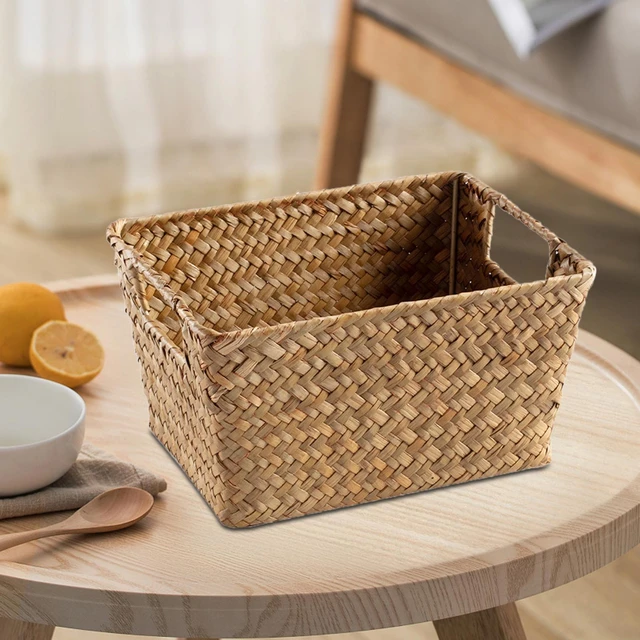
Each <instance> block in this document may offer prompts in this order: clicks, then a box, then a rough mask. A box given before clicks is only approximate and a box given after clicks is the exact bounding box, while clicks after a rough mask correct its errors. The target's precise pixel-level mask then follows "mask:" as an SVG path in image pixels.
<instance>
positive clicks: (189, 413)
mask: <svg viewBox="0 0 640 640" xmlns="http://www.w3.org/2000/svg"><path fill="white" fill-rule="evenodd" d="M496 209H503V210H504V211H506V212H507V213H508V214H510V215H512V216H514V217H515V218H516V219H518V220H520V221H521V222H522V223H523V224H525V225H526V226H527V227H529V228H530V229H531V230H532V231H533V232H535V233H537V234H538V235H540V236H541V237H543V238H544V239H545V240H546V241H547V243H548V245H549V265H548V270H547V274H546V276H547V277H546V278H545V279H541V280H539V281H536V282H532V283H522V284H518V283H516V282H514V280H513V279H512V278H510V277H509V276H508V275H507V274H506V273H504V272H503V271H502V270H501V269H500V267H499V266H498V265H497V264H495V263H494V262H493V261H492V260H491V259H490V257H489V245H490V239H491V229H492V223H493V216H494V211H495V210H496ZM454 218H455V224H454V223H453V222H454ZM452 229H455V233H454V234H453V238H452ZM109 238H110V241H111V243H112V244H113V246H114V248H115V249H116V256H117V258H116V262H117V264H118V267H119V271H120V274H121V277H122V284H123V289H124V292H125V300H126V305H127V310H128V313H129V315H130V316H131V318H132V321H133V327H134V339H135V343H136V348H137V352H138V357H139V360H140V362H141V364H142V373H143V381H144V384H145V388H146V391H147V395H148V399H149V405H150V415H151V428H152V430H153V432H154V433H155V434H156V436H157V437H158V438H159V440H160V441H161V442H162V443H163V445H164V446H165V447H166V448H167V449H168V450H169V452H170V453H171V454H172V455H173V456H174V458H175V459H176V460H177V461H178V463H179V464H180V465H181V466H182V467H183V469H184V470H185V472H186V473H187V474H188V476H189V477H190V478H191V480H192V481H193V482H194V484H195V485H196V487H197V488H198V489H199V490H200V492H201V493H202V494H203V496H204V497H205V499H206V500H207V501H208V502H209V504H210V505H211V506H212V508H213V509H214V511H215V512H216V514H217V515H218V517H219V518H220V520H221V522H222V523H223V524H225V525H228V526H233V527H242V526H250V525H256V524H264V523H267V522H273V521H276V520H282V519H285V518H291V517H295V516H301V515H305V514H309V513H316V512H319V511H325V510H328V509H333V508H338V507H343V506H350V505H356V504H361V503H364V502H369V501H372V500H378V499H381V498H387V497H392V496H398V495H403V494H407V493H412V492H416V491H421V490H425V489H431V488H435V487H440V486H445V485H449V484H453V483H458V482H465V481H468V480H474V479H477V478H484V477H489V476H495V475H499V474H503V473H509V472H512V471H518V470H520V469H526V468H532V467H537V466H541V465H543V464H546V463H547V462H548V461H549V443H550V434H551V427H552V424H553V419H554V416H555V414H556V411H557V408H558V406H559V402H560V396H561V391H562V384H563V381H564V377H565V372H566V367H567V364H568V362H569V358H570V355H571V351H572V348H573V345H574V342H575V337H576V331H577V326H578V322H579V319H580V315H581V312H582V309H583V306H584V302H585V298H586V295H587V292H588V290H589V288H590V286H591V284H592V281H593V278H594V275H595V269H594V268H593V265H591V263H590V262H588V261H587V260H585V259H584V258H583V257H582V256H580V255H579V254H578V253H577V252H575V251H573V250H572V249H571V248H570V247H568V246H567V245H566V243H564V242H563V241H561V240H560V239H559V238H557V237H556V236H555V235H554V234H553V233H551V232H550V231H549V230H547V229H546V228H544V227H543V226H542V225H541V224H540V223H539V222H537V221H535V220H534V219H533V218H531V217H530V216H529V215H528V214H526V213H523V212H522V211H521V210H520V209H518V208H517V207H516V206H515V205H513V204H512V203H511V202H509V201H508V200H507V199H506V198H505V197H504V196H502V195H500V194H498V193H496V192H495V191H493V190H492V189H490V188H489V187H487V186H486V185H484V184H482V183H480V182H479V181H477V180H475V179H474V178H472V177H470V176H467V175H465V174H457V173H446V174H433V175H428V176H412V177H408V178H403V179H400V180H395V181H389V182H384V183H379V184H363V185H355V186H353V187H348V188H342V189H333V190H326V191H321V192H315V193H309V194H299V195H296V196H293V197H289V198H281V199H277V200H271V201H262V202H253V203H243V204H238V205H233V206H225V207H217V208H213V209H202V210H197V211H189V212H185V213H177V214H170V215H168V216H159V217H154V218H147V219H142V220H132V221H119V222H117V223H114V225H112V226H111V227H110V230H109ZM452 260H453V261H454V262H453V265H452V263H451V261H452ZM452 277H453V281H450V280H451V278H452ZM450 290H453V293H452V294H450V293H449V292H450Z"/></svg>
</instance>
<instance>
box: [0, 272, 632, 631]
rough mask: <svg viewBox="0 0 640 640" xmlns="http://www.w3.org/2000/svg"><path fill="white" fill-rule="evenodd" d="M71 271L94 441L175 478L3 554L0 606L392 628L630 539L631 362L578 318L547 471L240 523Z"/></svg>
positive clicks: (91, 293) (86, 621) (116, 621)
mask: <svg viewBox="0 0 640 640" xmlns="http://www.w3.org/2000/svg"><path fill="white" fill-rule="evenodd" d="M71 287H72V288H73V290H72V291H69V292H68V293H63V294H62V297H63V301H64V302H65V305H66V307H67V310H68V316H69V318H70V319H71V320H73V321H77V322H80V323H81V324H84V325H87V326H88V327H90V328H92V329H93V330H95V331H96V333H97V334H98V336H99V337H100V338H101V339H102V341H103V343H104V344H105V345H107V361H106V365H105V370H104V372H103V374H101V376H100V377H99V378H97V379H96V380H95V381H94V382H93V383H91V384H90V385H87V387H86V388H85V389H84V390H82V394H83V396H84V398H85V400H86V401H87V405H88V419H87V439H88V441H90V442H93V443H95V444H96V445H97V446H101V447H103V448H105V449H108V450H110V451H112V452H114V453H116V454H117V455H119V456H121V457H123V458H125V459H129V460H132V461H135V462H138V463H139V464H142V465H144V466H147V467H148V468H149V469H151V470H153V471H155V472H156V473H159V474H161V475H164V476H165V477H166V478H167V480H168V483H169V489H168V491H167V492H166V494H164V495H163V496H162V497H160V498H159V499H158V500H157V502H156V507H155V508H154V510H153V511H152V512H151V514H150V515H149V516H148V517H147V518H146V519H145V520H143V521H142V522H141V523H140V524H139V525H138V526H136V527H134V528H132V529H129V530H126V531H123V532H121V533H119V534H114V535H109V536H104V537H102V536H94V537H91V538H87V539H77V540H73V543H70V542H68V541H65V540H62V539H60V540H50V541H40V542H37V543H30V544H28V545H24V546H22V547H18V548H16V549H11V550H9V551H6V552H4V554H3V561H2V563H0V612H1V613H2V615H6V616H19V617H23V618H28V619H30V620H32V621H37V622H46V623H51V622H55V623H56V624H57V625H59V626H75V627H78V628H85V629H94V630H103V631H111V632H117V633H129V634H136V633H137V634H150V635H158V636H171V635H173V636H185V637H195V638H197V637H204V638H206V637H208V636H210V637H223V638H224V637H233V636H244V637H270V636H279V635H289V636H293V635H312V634H320V633H334V632H343V631H348V630H358V629H367V628H377V627H384V626H398V625H402V624H410V623H414V622H420V621H424V620H428V619H438V618H443V617H451V616H455V615H460V614H464V613H468V612H471V611H474V610H479V609H485V608H489V607H491V606H498V605H501V604H505V603H507V602H510V601H513V600H517V599H520V598H525V597H527V596H529V595H532V594H534V593H537V592H539V591H543V590H546V589H550V588H553V587H555V586H558V585H560V584H564V583H566V582H568V581H570V580H573V579H575V578H577V577H580V576H582V575H584V574H585V573H588V572H590V571H593V570H594V569H596V568H598V567H600V566H602V565H604V564H607V563H609V562H611V561H612V560H613V559H615V558H616V557H618V556H619V555H621V554H622V553H624V552H625V551H626V550H628V549H630V548H631V547H633V546H634V545H635V544H637V543H638V542H639V537H640V527H638V524H639V511H640V510H639V508H638V504H639V503H640V477H639V476H638V468H637V460H638V457H639V456H640V410H639V408H638V397H639V394H640V363H638V362H636V361H635V360H633V359H632V358H630V357H629V356H627V355H626V354H624V353H622V352H621V351H619V350H617V349H615V348H614V347H612V346H611V345H608V344H607V343H605V342H603V341H602V340H599V339H597V338H595V337H593V336H591V335H589V334H586V333H583V334H581V336H580V338H579V341H578V347H577V350H576V353H575V355H574V359H573V361H572V364H571V366H570V368H569V373H568V377H567V383H566V388H565V394H564V399H563V403H562V407H561V409H560V412H559V414H558V417H557V421H556V428H555V431H554V435H553V439H552V441H553V454H554V458H553V462H552V463H551V465H550V466H549V467H547V468H546V469H544V470H540V471H531V472H526V473H522V474H517V475H513V476H508V477H504V478H498V479H495V480H488V481H484V482H476V483H472V484H469V485H463V486H460V487H455V488H452V489H445V490H440V491H434V492H431V493H427V494H422V495H417V496H411V497H407V498H402V499H398V500H392V501H386V502H382V503H378V504H373V505H368V506H366V507H358V508H353V509H346V510H342V511H338V512H334V513H331V514H325V515H322V516H317V517H308V518H302V519H299V520H294V521H290V522H286V523H281V524H276V525H270V526H266V527H260V528H257V529H254V530H248V531H233V530H228V529H224V528H223V527H221V526H220V525H219V524H218V522H217V521H216V519H215V517H214V516H213V515H212V514H211V512H210V511H209V510H208V508H207V507H206V506H205V504H204V503H203V501H202V500H201V499H200V497H199V495H198V494H197V493H196V492H195V491H194V490H193V488H192V486H191V485H190V484H189V482H188V481H187V480H186V479H185V477H184V475H183V474H182V473H181V471H180V470H179V469H178V468H177V467H176V466H175V465H174V464H173V463H172V462H171V461H170V460H169V458H168V457H167V455H166V454H165V452H164V450H163V449H162V448H161V447H160V446H159V445H158V444H157V443H156V442H155V440H153V438H152V437H151V436H150V434H149V433H148V431H147V428H146V408H145V403H144V399H143V395H142V389H141V386H140V383H139V381H138V369H137V366H136V364H135V360H134V357H133V350H132V344H131V338H130V327H129V325H128V320H127V319H126V317H125V316H124V313H123V311H122V302H121V299H120V294H119V292H118V291H117V289H116V288H115V287H104V286H95V287H93V288H87V289H83V288H78V286H77V283H72V284H71ZM594 478H597V479H598V481H597V482H594ZM59 519H61V517H60V516H59V515H51V516H46V517H42V518H24V519H20V520H19V521H12V522H3V523H0V531H3V532H9V531H15V530H24V529H27V528H30V527H33V526H37V525H41V524H46V523H48V522H54V521H57V520H59Z"/></svg>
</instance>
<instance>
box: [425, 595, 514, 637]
mask: <svg viewBox="0 0 640 640" xmlns="http://www.w3.org/2000/svg"><path fill="white" fill-rule="evenodd" d="M433 624H434V626H435V628H436V632H437V634H438V638H439V639H440V640H526V636H525V633H524V629H523V628H522V622H521V621H520V616H519V615H518V610H517V609H516V605H515V604H514V603H510V604H505V605H502V606H501V607H495V608H494V609H485V610H484V611H476V612H475V613H468V614H467V615H466V616H456V617H455V618H449V619H447V620H436V621H435V622H434V623H433Z"/></svg>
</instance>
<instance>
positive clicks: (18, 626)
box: [0, 618, 55, 640]
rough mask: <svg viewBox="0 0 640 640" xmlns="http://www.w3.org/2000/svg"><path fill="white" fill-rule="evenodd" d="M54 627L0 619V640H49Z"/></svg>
mask: <svg viewBox="0 0 640 640" xmlns="http://www.w3.org/2000/svg"><path fill="white" fill-rule="evenodd" d="M54 631H55V627H50V626H48V625H46V624H34V623H33V622H20V621H19V620H7V619H6V618H0V640H51V637H52V636H53V632H54Z"/></svg>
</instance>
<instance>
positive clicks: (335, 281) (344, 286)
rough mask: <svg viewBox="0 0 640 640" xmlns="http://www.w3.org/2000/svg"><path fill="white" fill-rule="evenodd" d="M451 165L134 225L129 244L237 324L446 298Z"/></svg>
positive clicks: (228, 326)
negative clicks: (429, 171) (428, 172)
mask: <svg viewBox="0 0 640 640" xmlns="http://www.w3.org/2000/svg"><path fill="white" fill-rule="evenodd" d="M452 179H453V178H452V174H433V175H429V176H412V177H408V178H403V179H400V180H394V181H388V182H384V183H380V184H364V185H354V186H353V187H350V188H349V189H337V190H333V189H330V190H326V191H320V192H315V193H311V194H303V195H298V196H293V197H290V198H281V199H277V200H270V201H261V202H252V203H242V204H238V205H233V206H229V207H220V208H216V209H211V210H206V211H203V212H193V213H184V214H177V215H175V216H171V217H161V218H157V219H154V220H150V221H147V222H145V223H142V222H141V223H140V226H136V223H132V224H131V225H129V227H128V228H127V232H126V234H125V238H124V240H125V242H126V244H127V245H128V246H129V247H130V248H132V249H133V250H135V251H136V252H137V253H139V254H140V255H141V256H142V259H143V261H144V262H145V264H147V265H149V266H150V267H152V268H153V269H154V270H155V271H156V272H157V273H158V274H159V275H160V277H162V278H163V279H164V281H165V282H166V283H167V284H168V285H169V286H170V287H171V289H172V290H173V291H174V292H179V293H180V294H181V297H182V299H183V300H184V301H185V302H186V303H187V304H188V305H189V308H190V309H191V311H192V312H193V314H194V315H195V316H196V318H197V319H198V321H199V322H201V323H202V324H203V325H204V326H205V327H207V328H210V329H213V330H216V331H219V332H221V333H222V332H227V331H232V330H236V329H245V328H249V327H262V326H274V325H276V324H279V323H284V322H291V321H297V320H303V319H310V318H316V317H321V316H327V315H334V314H339V313H344V312H349V311H360V310H362V309H370V308H373V307H380V306H386V305H392V304H396V303H398V302H402V301H406V300H418V299H425V298H432V297H435V296H440V295H446V294H447V293H448V289H449V286H448V285H449V283H448V277H449V258H450V245H451V206H452V205H451V196H452Z"/></svg>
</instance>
